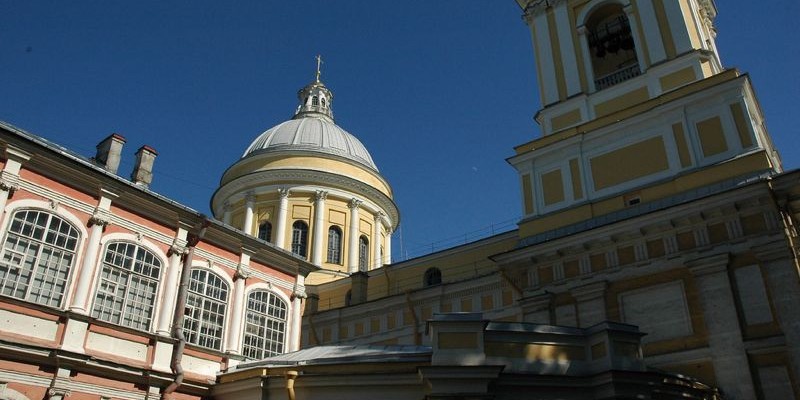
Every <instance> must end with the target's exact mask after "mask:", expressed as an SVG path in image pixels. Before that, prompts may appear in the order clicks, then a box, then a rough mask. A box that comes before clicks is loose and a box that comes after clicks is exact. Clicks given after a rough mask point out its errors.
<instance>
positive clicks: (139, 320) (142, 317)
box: [92, 242, 161, 330]
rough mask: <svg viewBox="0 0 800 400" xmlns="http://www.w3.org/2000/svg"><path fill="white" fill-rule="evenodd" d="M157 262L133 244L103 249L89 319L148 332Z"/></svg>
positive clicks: (158, 266)
mask: <svg viewBox="0 0 800 400" xmlns="http://www.w3.org/2000/svg"><path fill="white" fill-rule="evenodd" d="M160 272H161V260H159V259H158V258H157V257H156V255H155V254H153V253H152V252H150V251H148V250H146V249H144V248H143V247H140V246H138V245H135V244H133V243H125V242H115V243H110V244H109V245H108V246H106V252H105V256H104V257H103V268H102V270H101V271H100V276H99V278H98V282H97V294H96V296H95V300H94V309H93V310H92V316H93V317H95V318H98V319H101V320H103V321H108V322H111V323H115V324H119V325H122V326H127V327H130V328H134V329H141V330H148V329H150V321H151V320H152V319H153V305H154V303H155V298H156V293H157V292H158V278H159V276H160Z"/></svg>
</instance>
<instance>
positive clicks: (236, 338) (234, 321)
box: [226, 249, 250, 354]
mask: <svg viewBox="0 0 800 400" xmlns="http://www.w3.org/2000/svg"><path fill="white" fill-rule="evenodd" d="M248 277H250V252H248V251H247V250H245V249H242V254H241V255H240V256H239V265H237V266H236V273H235V274H234V275H233V279H234V282H233V304H232V305H231V324H230V328H229V329H228V333H229V334H228V345H227V349H226V350H227V352H228V353H233V354H241V352H242V351H241V344H242V330H243V328H244V326H243V324H242V318H243V317H244V304H245V298H244V292H245V282H246V280H247V278H248Z"/></svg>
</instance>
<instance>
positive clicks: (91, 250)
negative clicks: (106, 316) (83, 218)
mask: <svg viewBox="0 0 800 400" xmlns="http://www.w3.org/2000/svg"><path fill="white" fill-rule="evenodd" d="M111 197H116V195H114V194H113V193H110V192H107V191H105V190H103V191H102V193H101V195H100V201H99V202H98V204H97V207H96V208H95V210H94V214H93V215H92V217H91V218H89V224H90V225H91V228H90V229H91V230H90V233H89V241H88V242H87V243H86V251H85V252H84V254H83V262H82V263H81V269H80V273H79V275H78V280H77V284H76V285H75V296H74V297H73V298H72V304H71V305H70V307H69V308H70V310H72V311H74V312H77V313H80V314H88V313H89V310H88V309H87V308H88V307H87V305H86V301H87V299H88V298H89V292H90V291H91V288H92V282H93V281H94V273H95V270H96V268H97V253H99V251H100V239H101V238H102V237H103V230H104V229H105V227H106V226H107V225H108V224H109V220H110V219H111V212H110V211H109V210H110V209H111Z"/></svg>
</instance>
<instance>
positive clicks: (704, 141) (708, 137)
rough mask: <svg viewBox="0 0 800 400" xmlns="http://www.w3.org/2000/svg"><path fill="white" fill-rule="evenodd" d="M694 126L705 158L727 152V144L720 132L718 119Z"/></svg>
mask: <svg viewBox="0 0 800 400" xmlns="http://www.w3.org/2000/svg"><path fill="white" fill-rule="evenodd" d="M696 126H697V136H698V137H699V138H700V146H701V147H702V148H703V155H704V156H705V157H711V156H713V155H717V154H719V153H724V152H726V151H728V144H727V142H726V141H725V134H724V132H723V130H722V121H721V120H720V118H719V117H713V118H709V119H706V120H703V121H700V122H698V123H697V124H696Z"/></svg>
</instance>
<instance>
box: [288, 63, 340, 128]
mask: <svg viewBox="0 0 800 400" xmlns="http://www.w3.org/2000/svg"><path fill="white" fill-rule="evenodd" d="M321 66H322V58H321V57H320V56H317V75H316V79H315V80H314V82H311V83H310V84H308V85H306V86H305V87H304V88H302V89H300V91H298V92H297V99H298V100H299V101H300V104H298V106H297V111H296V112H295V114H294V117H293V118H292V119H298V118H305V117H307V116H315V117H318V118H319V117H322V118H327V119H330V121H331V122H333V110H332V109H331V103H332V102H333V93H332V92H331V91H330V90H329V89H328V88H327V87H325V84H324V83H322V81H320V79H319V78H320V75H321V70H320V67H321Z"/></svg>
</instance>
